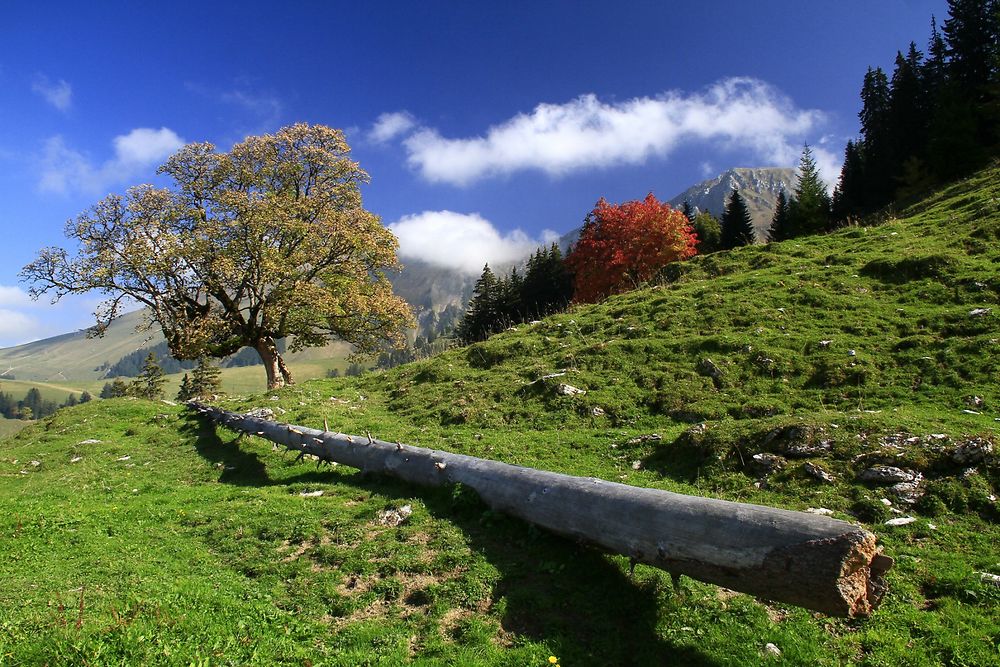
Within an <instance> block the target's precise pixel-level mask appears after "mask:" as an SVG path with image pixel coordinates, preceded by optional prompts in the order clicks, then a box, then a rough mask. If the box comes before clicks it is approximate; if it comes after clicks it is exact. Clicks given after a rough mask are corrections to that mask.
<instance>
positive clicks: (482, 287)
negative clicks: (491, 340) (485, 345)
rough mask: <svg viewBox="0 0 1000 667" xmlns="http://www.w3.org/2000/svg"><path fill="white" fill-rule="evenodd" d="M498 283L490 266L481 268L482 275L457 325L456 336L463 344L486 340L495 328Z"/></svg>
mask: <svg viewBox="0 0 1000 667" xmlns="http://www.w3.org/2000/svg"><path fill="white" fill-rule="evenodd" d="M499 296H500V295H499V282H498V281H497V278H496V276H495V275H493V271H492V270H491V269H490V265H489V264H487V265H486V266H484V267H483V273H482V275H481V276H480V277H479V280H477V281H476V285H475V287H473V289H472V300H471V301H470V302H469V308H468V310H467V311H466V313H465V317H464V318H462V322H461V323H460V324H459V325H458V330H457V331H456V334H457V335H458V338H459V340H461V341H462V342H464V343H475V342H477V341H481V340H486V338H488V337H489V335H490V334H491V333H493V331H494V327H495V326H496V321H497V315H498V309H497V303H498V300H499Z"/></svg>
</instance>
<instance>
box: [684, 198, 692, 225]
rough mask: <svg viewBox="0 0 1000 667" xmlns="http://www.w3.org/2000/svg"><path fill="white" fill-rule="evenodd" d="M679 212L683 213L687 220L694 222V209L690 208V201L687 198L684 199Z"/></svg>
mask: <svg viewBox="0 0 1000 667" xmlns="http://www.w3.org/2000/svg"><path fill="white" fill-rule="evenodd" d="M681 213H683V214H684V217H685V218H687V219H688V222H694V218H695V213H694V209H693V208H691V202H689V201H688V200H687V199H685V200H684V206H683V207H682V208H681Z"/></svg>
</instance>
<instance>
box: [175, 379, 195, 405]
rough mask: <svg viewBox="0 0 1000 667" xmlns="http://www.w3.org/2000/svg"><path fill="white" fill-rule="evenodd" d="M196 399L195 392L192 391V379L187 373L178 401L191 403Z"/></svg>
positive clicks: (178, 391)
mask: <svg viewBox="0 0 1000 667" xmlns="http://www.w3.org/2000/svg"><path fill="white" fill-rule="evenodd" d="M194 397H195V393H194V391H193V390H192V389H191V378H189V377H188V374H187V373H185V374H184V377H182V378H181V386H180V389H178V390H177V400H178V401H190V400H191V399H192V398H194Z"/></svg>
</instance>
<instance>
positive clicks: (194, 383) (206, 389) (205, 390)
mask: <svg viewBox="0 0 1000 667" xmlns="http://www.w3.org/2000/svg"><path fill="white" fill-rule="evenodd" d="M221 375H222V371H220V370H219V367H218V366H215V365H213V364H212V362H211V360H210V359H209V358H208V357H201V358H200V359H198V366H197V367H195V369H194V371H192V373H191V391H192V392H193V395H194V396H212V395H214V394H217V393H219V388H220V387H221V386H222V377H221Z"/></svg>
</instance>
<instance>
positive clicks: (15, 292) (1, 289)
mask: <svg viewBox="0 0 1000 667" xmlns="http://www.w3.org/2000/svg"><path fill="white" fill-rule="evenodd" d="M32 303H34V301H32V300H31V297H30V296H28V293H27V292H25V291H24V290H23V289H21V288H20V287H8V286H7V285H0V308H3V307H5V306H28V305H31V304H32Z"/></svg>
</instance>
